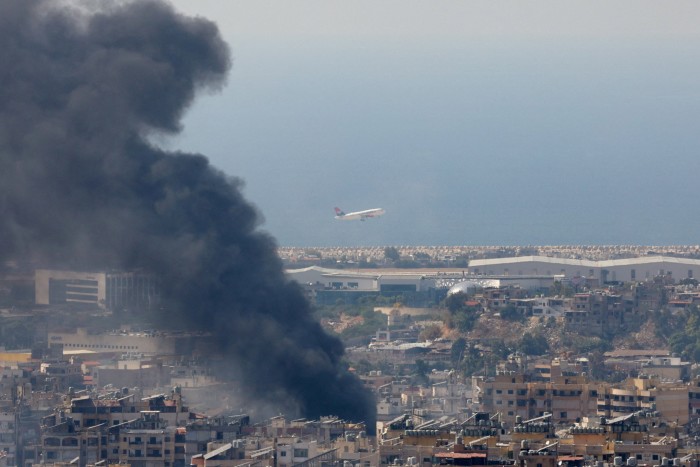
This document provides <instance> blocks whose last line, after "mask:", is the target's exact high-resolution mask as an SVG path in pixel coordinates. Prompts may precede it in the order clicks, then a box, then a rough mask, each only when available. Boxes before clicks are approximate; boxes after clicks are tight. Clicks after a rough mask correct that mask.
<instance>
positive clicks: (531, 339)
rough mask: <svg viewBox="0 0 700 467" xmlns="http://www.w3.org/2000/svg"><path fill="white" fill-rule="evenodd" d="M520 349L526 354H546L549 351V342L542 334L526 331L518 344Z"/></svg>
mask: <svg viewBox="0 0 700 467" xmlns="http://www.w3.org/2000/svg"><path fill="white" fill-rule="evenodd" d="M518 350H520V351H521V352H522V353H524V354H525V355H544V354H546V353H547V352H549V343H548V342H547V339H546V338H545V337H544V336H542V335H539V334H530V333H529V332H526V333H525V334H524V335H523V338H522V339H521V340H520V343H519V344H518Z"/></svg>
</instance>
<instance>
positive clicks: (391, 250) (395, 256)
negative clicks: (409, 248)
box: [384, 246, 401, 261]
mask: <svg viewBox="0 0 700 467" xmlns="http://www.w3.org/2000/svg"><path fill="white" fill-rule="evenodd" d="M384 258H386V259H388V260H390V261H398V260H400V259H401V254H400V253H399V250H397V249H396V247H393V246H388V247H386V248H384Z"/></svg>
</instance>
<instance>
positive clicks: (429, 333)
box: [418, 324, 442, 342]
mask: <svg viewBox="0 0 700 467" xmlns="http://www.w3.org/2000/svg"><path fill="white" fill-rule="evenodd" d="M438 337H442V328H441V327H440V326H438V325H437V324H433V325H431V326H427V327H426V328H425V329H423V330H422V331H421V333H420V334H419V335H418V340H420V341H421V342H425V341H433V340H435V339H437V338H438Z"/></svg>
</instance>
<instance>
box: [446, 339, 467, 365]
mask: <svg viewBox="0 0 700 467" xmlns="http://www.w3.org/2000/svg"><path fill="white" fill-rule="evenodd" d="M466 348H467V341H466V339H464V338H463V337H459V338H457V339H455V341H454V342H453V343H452V348H451V349H450V353H451V355H450V357H451V358H450V359H451V360H452V365H454V366H458V365H459V364H460V362H461V361H462V358H463V357H464V351H465V350H466Z"/></svg>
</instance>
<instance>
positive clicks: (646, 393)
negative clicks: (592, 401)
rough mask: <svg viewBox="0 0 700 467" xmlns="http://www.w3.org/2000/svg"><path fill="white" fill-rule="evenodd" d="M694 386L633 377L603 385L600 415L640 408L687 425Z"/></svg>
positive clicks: (615, 415) (599, 394) (616, 413)
mask: <svg viewBox="0 0 700 467" xmlns="http://www.w3.org/2000/svg"><path fill="white" fill-rule="evenodd" d="M690 392H691V391H690V388H689V386H688V385H687V384H684V383H681V382H675V381H674V382H666V381H661V380H659V379H658V378H647V377H644V378H632V379H629V380H626V381H624V382H623V383H621V384H618V385H614V386H607V387H606V386H601V388H600V391H599V393H598V415H600V416H604V417H610V418H614V417H621V416H626V415H630V414H633V413H636V412H638V411H640V410H647V411H656V412H658V414H659V417H660V418H662V419H663V420H666V421H667V422H672V423H676V424H678V425H685V424H687V423H688V421H689V419H690V416H689V411H690V408H691V407H692V406H691V404H690V397H689V395H690Z"/></svg>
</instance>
